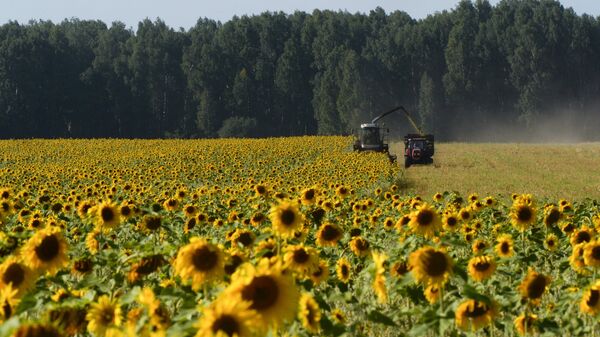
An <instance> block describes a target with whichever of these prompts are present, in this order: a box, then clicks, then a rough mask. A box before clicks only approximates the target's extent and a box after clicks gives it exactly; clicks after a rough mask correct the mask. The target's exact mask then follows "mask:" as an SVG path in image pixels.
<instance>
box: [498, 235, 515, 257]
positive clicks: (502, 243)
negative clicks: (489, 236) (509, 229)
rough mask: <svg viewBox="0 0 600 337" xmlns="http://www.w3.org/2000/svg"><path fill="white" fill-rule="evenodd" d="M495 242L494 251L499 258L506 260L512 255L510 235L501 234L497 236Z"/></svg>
mask: <svg viewBox="0 0 600 337" xmlns="http://www.w3.org/2000/svg"><path fill="white" fill-rule="evenodd" d="M497 242H498V243H497V244H496V247H495V250H496V254H497V255H498V256H499V257H504V258H507V257H511V256H512V255H513V254H514V249H513V240H512V237H511V236H510V235H508V234H503V235H501V236H499V237H498V239H497Z"/></svg>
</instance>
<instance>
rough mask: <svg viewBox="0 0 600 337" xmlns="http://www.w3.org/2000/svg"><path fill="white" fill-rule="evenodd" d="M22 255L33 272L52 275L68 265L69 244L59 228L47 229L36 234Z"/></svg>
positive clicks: (28, 242)
mask: <svg viewBox="0 0 600 337" xmlns="http://www.w3.org/2000/svg"><path fill="white" fill-rule="evenodd" d="M22 254H23V258H24V259H25V263H26V264H27V265H28V266H29V267H30V268H31V269H32V270H35V271H37V272H48V273H49V274H50V275H54V274H56V272H57V271H58V270H59V269H61V268H62V267H64V266H66V265H67V264H68V258H67V242H66V241H65V239H64V237H63V236H62V233H61V230H60V228H58V227H47V228H45V229H43V230H41V231H39V232H37V233H35V234H34V235H33V236H32V237H31V238H30V239H29V240H28V241H27V243H26V244H25V246H24V247H23V250H22Z"/></svg>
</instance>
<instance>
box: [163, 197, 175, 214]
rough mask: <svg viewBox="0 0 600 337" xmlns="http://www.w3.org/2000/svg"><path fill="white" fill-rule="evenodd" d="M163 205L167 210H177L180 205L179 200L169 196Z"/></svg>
mask: <svg viewBox="0 0 600 337" xmlns="http://www.w3.org/2000/svg"><path fill="white" fill-rule="evenodd" d="M163 207H164V208H165V209H166V210H167V211H175V210H177V208H178V207H179V200H177V199H175V198H169V199H167V200H165V202H164V203H163Z"/></svg>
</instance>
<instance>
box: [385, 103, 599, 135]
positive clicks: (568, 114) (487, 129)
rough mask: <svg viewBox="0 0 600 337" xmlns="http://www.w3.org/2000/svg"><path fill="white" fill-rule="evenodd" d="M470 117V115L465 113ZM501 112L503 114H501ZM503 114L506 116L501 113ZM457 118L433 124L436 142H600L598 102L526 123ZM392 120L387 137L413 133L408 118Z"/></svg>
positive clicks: (536, 117) (515, 119) (546, 114)
mask: <svg viewBox="0 0 600 337" xmlns="http://www.w3.org/2000/svg"><path fill="white" fill-rule="evenodd" d="M468 115H470V116H473V115H472V114H468ZM501 115H503V114H501ZM504 116H506V115H504ZM513 120H514V121H513V122H507V121H506V118H503V119H500V118H498V119H490V118H487V119H485V120H483V119H481V120H476V119H473V118H471V119H469V120H463V121H460V120H458V119H455V120H454V121H452V122H450V123H446V124H445V125H440V124H441V123H437V125H436V127H435V128H434V130H433V132H432V133H433V134H434V135H435V137H436V141H440V142H474V143H475V142H476V143H582V142H598V141H600V104H598V105H597V106H596V107H595V108H594V109H588V110H585V111H582V110H566V109H565V110H557V111H553V112H547V113H545V114H544V115H538V116H535V117H534V118H533V119H532V120H533V122H531V123H529V125H526V123H525V122H524V121H523V120H521V121H520V120H518V118H516V117H515V118H513ZM399 122H402V121H395V123H391V124H392V125H390V126H389V129H390V134H389V139H390V141H392V142H400V141H402V139H403V137H404V135H405V134H407V133H414V132H415V131H414V129H413V128H412V127H410V124H409V123H408V121H405V123H399Z"/></svg>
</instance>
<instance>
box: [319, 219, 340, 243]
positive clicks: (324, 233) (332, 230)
mask: <svg viewBox="0 0 600 337" xmlns="http://www.w3.org/2000/svg"><path fill="white" fill-rule="evenodd" d="M343 234H344V232H343V231H342V229H341V228H340V226H338V225H336V224H332V223H329V222H326V223H324V224H322V225H321V227H319V230H318V231H317V240H316V242H317V245H319V246H331V247H335V246H337V243H338V241H339V240H340V239H341V238H342V235H343Z"/></svg>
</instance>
